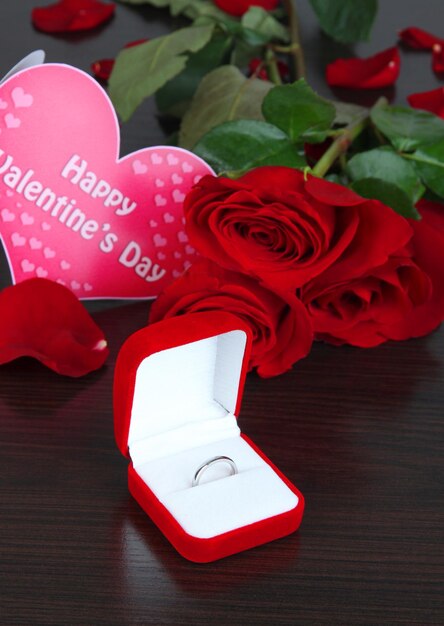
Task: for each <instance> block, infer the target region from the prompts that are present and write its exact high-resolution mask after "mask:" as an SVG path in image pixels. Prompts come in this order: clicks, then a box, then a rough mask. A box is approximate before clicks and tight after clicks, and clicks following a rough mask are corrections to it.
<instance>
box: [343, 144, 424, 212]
mask: <svg viewBox="0 0 444 626" xmlns="http://www.w3.org/2000/svg"><path fill="white" fill-rule="evenodd" d="M347 173H348V175H349V176H350V178H351V179H352V180H353V181H359V180H362V179H366V178H372V179H378V180H383V181H385V182H387V183H392V184H393V185H396V186H397V187H399V188H400V189H402V190H403V191H404V192H405V194H406V195H407V197H408V198H410V200H411V202H412V204H416V203H417V202H418V200H419V199H420V197H421V196H422V195H423V193H424V191H425V188H424V186H423V185H422V184H421V180H420V178H419V176H418V174H417V173H416V171H415V168H414V167H413V166H412V165H411V164H410V163H409V162H408V161H406V160H405V159H403V158H402V157H401V156H399V154H396V152H395V151H394V150H392V149H391V148H388V149H387V148H376V149H375V150H369V151H368V152H360V153H359V154H356V155H355V156H354V157H353V158H352V159H350V161H349V162H348V164H347Z"/></svg>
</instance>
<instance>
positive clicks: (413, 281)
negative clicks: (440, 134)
mask: <svg viewBox="0 0 444 626" xmlns="http://www.w3.org/2000/svg"><path fill="white" fill-rule="evenodd" d="M419 208H420V210H421V213H422V220H421V221H412V222H411V224H412V228H413V236H412V239H411V241H410V242H409V243H408V244H407V246H406V247H405V248H403V249H401V250H400V251H399V252H397V253H395V254H394V255H393V256H391V257H390V259H388V260H387V261H386V263H384V264H383V265H381V266H379V267H376V268H374V269H370V270H368V271H367V272H365V273H364V274H363V275H362V276H360V277H358V278H354V279H353V280H351V281H345V282H342V281H335V280H334V266H332V267H331V268H330V271H329V276H328V277H326V276H319V277H318V278H315V279H313V281H311V282H310V283H309V284H307V285H305V286H304V287H303V288H302V290H301V299H302V301H303V302H304V303H305V304H306V306H307V309H308V312H309V315H310V317H311V319H312V322H313V327H314V330H315V334H316V338H317V339H324V340H326V341H328V342H330V343H334V344H337V345H340V344H343V343H349V344H352V345H355V346H360V347H364V348H369V347H372V346H376V345H378V344H380V343H383V342H384V341H387V340H388V339H396V340H402V339H408V338H410V337H420V336H422V335H426V334H427V333H429V332H430V331H432V330H433V329H434V328H436V326H438V325H439V324H440V323H441V321H442V320H443V319H444V282H443V280H442V276H443V270H444V206H443V205H433V204H432V203H428V202H425V201H422V202H421V203H419Z"/></svg>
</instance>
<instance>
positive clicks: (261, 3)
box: [214, 0, 279, 16]
mask: <svg viewBox="0 0 444 626" xmlns="http://www.w3.org/2000/svg"><path fill="white" fill-rule="evenodd" d="M214 4H215V5H216V6H218V7H219V9H222V11H225V13H229V14H230V15H236V16H241V15H243V14H244V13H246V12H247V11H248V9H249V8H250V7H261V8H262V9H265V10H266V11H273V10H274V9H276V7H277V6H278V4H279V0H214Z"/></svg>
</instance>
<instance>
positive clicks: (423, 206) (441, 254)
mask: <svg viewBox="0 0 444 626" xmlns="http://www.w3.org/2000/svg"><path fill="white" fill-rule="evenodd" d="M437 206H438V205H437V203H433V202H428V201H426V200H423V201H421V203H419V204H418V208H419V210H420V212H421V216H422V219H421V220H412V222H411V224H412V228H413V237H412V245H411V248H412V255H413V260H414V261H415V263H416V264H417V265H418V266H419V267H420V268H421V270H423V271H424V272H425V273H426V274H427V275H428V277H429V279H430V281H431V284H432V293H431V296H430V297H429V298H428V300H427V301H426V302H425V303H424V304H422V305H420V306H418V307H415V308H414V309H413V310H412V311H411V313H410V314H409V315H406V316H404V318H403V319H402V321H400V322H399V323H398V324H397V325H396V326H393V327H391V328H389V329H387V330H386V336H387V337H389V338H390V339H396V340H398V341H399V340H403V339H409V338H410V337H422V336H423V335H427V334H428V333H430V332H431V331H432V330H434V329H435V328H436V327H437V326H439V324H440V323H441V322H442V321H443V320H444V282H443V280H442V275H443V267H444V211H442V210H441V211H440V212H439V211H436V207H437ZM443 208H444V207H443ZM438 224H439V225H438Z"/></svg>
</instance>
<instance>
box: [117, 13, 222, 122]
mask: <svg viewBox="0 0 444 626" xmlns="http://www.w3.org/2000/svg"><path fill="white" fill-rule="evenodd" d="M213 29H214V25H211V26H195V27H189V28H182V29H180V30H176V31H174V32H173V33H171V34H170V35H165V36H164V37H158V38H157V39H152V40H151V41H148V42H147V43H143V44H140V45H139V46H134V47H132V48H127V49H125V50H122V51H121V52H120V54H119V55H118V57H117V59H116V64H115V66H114V69H113V72H112V74H111V78H110V81H109V94H110V97H111V100H112V101H113V103H114V106H115V107H116V110H117V112H118V113H119V115H120V116H121V118H122V119H123V120H124V121H127V120H128V119H129V118H130V117H131V115H132V114H133V113H134V111H135V110H136V109H137V107H138V106H139V105H140V104H141V102H142V101H143V100H144V99H145V98H148V96H151V95H152V94H153V93H155V92H156V91H157V90H158V89H160V87H162V86H163V85H165V83H167V82H168V81H169V80H171V79H172V78H174V77H175V76H177V74H179V73H180V72H181V71H182V70H183V69H184V67H185V65H186V62H187V58H188V57H187V56H186V54H184V53H185V52H197V51H198V50H200V49H201V48H203V47H204V46H205V44H207V43H208V41H209V40H210V39H211V35H212V33H213Z"/></svg>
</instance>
